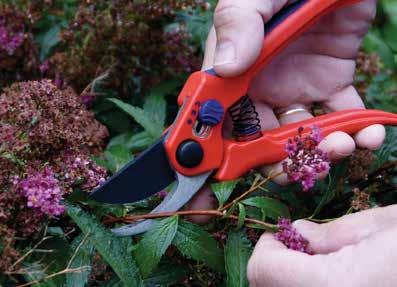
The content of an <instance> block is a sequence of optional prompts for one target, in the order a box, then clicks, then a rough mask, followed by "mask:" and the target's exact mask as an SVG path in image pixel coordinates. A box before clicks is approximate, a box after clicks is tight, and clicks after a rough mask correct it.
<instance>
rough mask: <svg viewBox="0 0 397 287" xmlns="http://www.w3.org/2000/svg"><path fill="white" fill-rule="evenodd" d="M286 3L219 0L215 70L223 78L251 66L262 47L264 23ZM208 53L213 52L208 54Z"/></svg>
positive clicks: (268, 0)
mask: <svg viewBox="0 0 397 287" xmlns="http://www.w3.org/2000/svg"><path fill="white" fill-rule="evenodd" d="M286 2H287V0H249V1H247V0H220V1H219V3H218V5H217V7H216V9H215V14H214V27H215V32H216V48H215V53H214V56H213V57H214V59H213V65H214V69H215V71H216V72H217V74H219V75H220V76H223V77H232V76H237V75H239V74H241V73H243V72H244V71H245V70H247V69H248V68H249V67H250V66H252V65H253V64H254V62H255V60H256V59H257V58H258V56H259V54H260V52H261V50H262V45H263V38H264V33H265V31H264V22H267V21H268V20H270V18H271V17H272V16H273V15H274V14H275V13H276V12H277V11H278V10H280V9H281V8H282V7H283V6H284V5H285V3H286ZM206 53H211V52H209V51H206Z"/></svg>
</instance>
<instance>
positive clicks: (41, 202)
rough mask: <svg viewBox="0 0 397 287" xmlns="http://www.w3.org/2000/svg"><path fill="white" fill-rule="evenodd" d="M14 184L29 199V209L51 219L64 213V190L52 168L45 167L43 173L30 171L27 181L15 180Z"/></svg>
mask: <svg viewBox="0 0 397 287" xmlns="http://www.w3.org/2000/svg"><path fill="white" fill-rule="evenodd" d="M14 184H15V185H17V189H18V190H19V192H21V194H22V195H23V196H24V197H25V198H26V199H27V206H28V207H30V208H34V209H36V210H38V211H40V212H41V213H43V214H46V215H48V216H50V217H55V216H59V215H61V214H62V213H63V212H64V210H65V208H64V206H63V205H62V204H61V201H62V199H63V197H62V195H63V190H62V189H61V187H60V186H59V181H58V180H57V179H56V178H55V176H54V172H53V171H52V170H51V168H50V167H45V168H44V169H43V170H42V171H35V170H33V169H30V170H29V171H28V176H27V177H26V178H25V179H23V180H19V179H15V180H14Z"/></svg>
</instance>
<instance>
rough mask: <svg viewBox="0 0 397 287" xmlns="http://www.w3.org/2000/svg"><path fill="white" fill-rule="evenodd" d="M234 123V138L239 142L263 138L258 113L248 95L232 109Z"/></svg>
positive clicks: (230, 110)
mask: <svg viewBox="0 0 397 287" xmlns="http://www.w3.org/2000/svg"><path fill="white" fill-rule="evenodd" d="M229 114H230V116H231V118H232V121H233V137H234V138H235V139H236V140H238V141H250V140H254V139H256V138H259V137H260V136H262V132H261V125H260V120H259V116H258V113H257V111H256V109H255V106H254V104H253V102H252V100H251V99H250V98H249V96H248V95H246V96H244V97H242V98H241V99H240V100H239V101H238V102H237V103H235V104H234V105H233V106H232V107H231V108H230V109H229Z"/></svg>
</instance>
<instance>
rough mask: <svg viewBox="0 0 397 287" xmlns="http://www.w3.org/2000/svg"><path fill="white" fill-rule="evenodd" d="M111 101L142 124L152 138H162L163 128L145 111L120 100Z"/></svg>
mask: <svg viewBox="0 0 397 287" xmlns="http://www.w3.org/2000/svg"><path fill="white" fill-rule="evenodd" d="M109 101H111V102H113V103H114V104H115V105H116V106H117V107H119V108H120V109H121V110H123V111H124V112H126V113H127V114H129V115H130V116H131V117H133V118H134V120H135V121H136V122H137V123H138V124H140V125H141V126H142V127H143V128H144V129H145V130H146V131H147V132H148V133H149V134H150V135H151V136H153V137H155V138H158V137H160V136H161V133H162V131H163V127H162V126H161V125H159V124H158V123H156V122H153V120H152V118H151V117H149V116H148V115H147V113H146V112H145V111H144V110H143V109H141V108H137V107H134V106H132V105H130V104H127V103H124V102H123V101H120V100H118V99H109Z"/></svg>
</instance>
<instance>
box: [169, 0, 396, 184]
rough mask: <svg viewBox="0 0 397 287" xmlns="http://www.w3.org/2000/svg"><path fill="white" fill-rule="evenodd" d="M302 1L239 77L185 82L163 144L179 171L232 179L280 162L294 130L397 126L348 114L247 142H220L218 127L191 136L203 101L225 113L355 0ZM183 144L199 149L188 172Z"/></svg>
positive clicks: (370, 113) (370, 114) (389, 117)
mask: <svg viewBox="0 0 397 287" xmlns="http://www.w3.org/2000/svg"><path fill="white" fill-rule="evenodd" d="M304 2H305V3H304V5H302V7H300V8H299V9H297V10H296V11H294V12H293V14H291V15H289V16H288V17H287V18H286V19H284V20H283V21H282V23H281V24H279V25H277V27H275V28H274V29H273V30H272V31H271V32H270V33H269V34H267V35H266V38H265V40H264V48H263V50H262V52H261V55H260V57H259V58H258V60H257V61H256V63H255V64H254V65H253V66H252V67H251V68H250V69H249V70H248V71H247V72H246V73H244V74H243V75H241V76H239V77H235V78H228V79H225V78H220V77H218V76H216V75H214V74H211V73H209V72H197V73H195V74H193V75H192V76H191V77H190V78H189V79H188V81H187V83H186V85H185V87H184V88H183V90H182V92H181V94H180V95H179V98H178V103H179V105H181V110H180V113H179V115H178V118H177V120H176V121H175V123H174V125H173V126H172V129H171V130H170V131H169V133H168V136H167V138H166V140H165V147H166V151H167V155H168V158H169V160H170V162H171V163H172V165H173V167H174V168H175V169H176V170H177V171H178V172H179V173H181V174H183V175H186V176H194V175H198V174H202V173H204V172H208V171H210V170H217V172H216V174H215V178H216V179H217V180H231V179H236V178H238V177H240V176H242V175H243V174H244V173H246V172H248V171H249V170H251V169H252V168H255V167H258V166H261V165H264V164H270V163H275V162H278V161H281V160H282V159H284V158H285V157H286V153H285V151H284V147H285V144H286V142H287V140H288V138H293V137H294V136H295V135H296V134H297V129H298V128H299V127H303V128H305V131H306V132H307V131H308V130H309V128H310V127H311V126H313V125H316V126H318V127H320V128H321V130H322V133H323V135H324V136H326V135H328V134H330V133H332V132H335V131H344V132H346V133H349V134H355V133H357V132H358V131H359V130H361V129H363V128H365V127H368V126H370V125H373V124H384V125H397V115H396V114H392V113H387V112H383V111H376V110H347V111H340V112H335V113H330V114H328V115H325V116H320V117H316V118H314V119H310V120H307V121H303V122H299V123H295V124H290V125H286V126H284V127H281V128H278V129H274V130H271V131H263V132H262V136H261V137H260V138H257V139H255V140H252V141H248V142H238V141H233V140H232V139H224V138H223V136H222V124H219V125H216V126H214V127H212V128H211V130H210V132H209V134H208V135H207V137H200V136H198V135H197V134H196V133H195V132H194V126H195V122H196V121H197V120H198V118H197V115H198V111H199V109H200V107H201V105H202V104H203V103H204V102H205V101H207V100H211V99H216V100H217V101H218V102H219V103H220V104H221V105H222V106H223V107H224V109H225V110H228V109H229V108H230V107H231V106H232V105H233V104H234V103H236V102H237V101H238V100H239V99H240V98H241V97H242V96H244V95H245V94H246V93H247V90H248V87H249V84H250V82H251V80H252V79H253V78H254V76H255V75H256V74H257V73H258V72H259V71H260V70H261V69H263V68H264V67H265V66H266V65H267V64H268V63H269V62H270V61H271V60H272V59H273V58H274V57H275V56H276V55H277V54H278V53H279V52H280V51H281V50H282V49H283V48H284V47H285V46H286V45H288V43H290V42H291V41H292V40H294V39H295V38H296V37H298V36H299V35H300V34H301V33H303V32H304V31H306V30H307V29H308V28H309V27H311V25H312V24H314V23H315V22H316V21H317V20H318V19H319V18H320V17H321V16H323V15H324V14H326V13H329V12H331V11H333V10H335V9H337V8H340V7H341V6H345V5H349V4H353V3H356V2H359V0H345V1H342V0H307V1H304ZM186 140H194V141H195V142H198V143H199V144H200V145H201V147H202V148H203V150H204V157H203V159H202V161H201V163H200V164H199V165H198V166H196V167H193V168H187V167H184V166H182V165H180V164H179V162H178V160H177V157H176V153H177V149H178V146H180V144H181V143H183V142H184V141H186Z"/></svg>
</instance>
